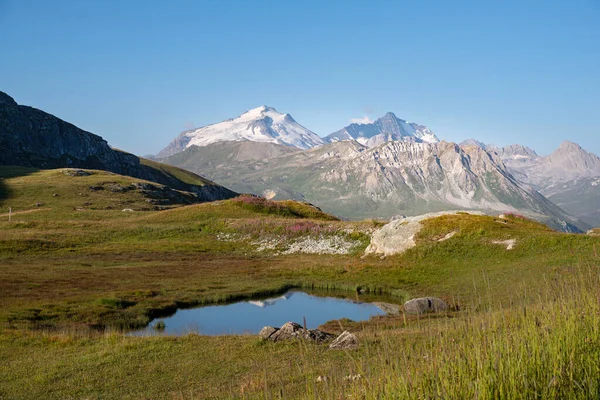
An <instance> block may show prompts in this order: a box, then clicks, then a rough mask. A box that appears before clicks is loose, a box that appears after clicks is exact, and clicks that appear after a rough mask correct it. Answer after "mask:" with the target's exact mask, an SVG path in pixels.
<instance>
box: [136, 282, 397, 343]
mask: <svg viewBox="0 0 600 400" xmlns="http://www.w3.org/2000/svg"><path fill="white" fill-rule="evenodd" d="M375 315H385V312H384V311H383V310H381V309H380V308H378V307H377V306H376V305H374V304H371V303H364V302H361V301H360V300H359V299H357V300H349V299H341V298H335V297H318V296H314V295H311V294H308V293H304V292H300V291H289V292H287V293H285V294H284V295H282V296H278V297H273V298H269V299H264V300H252V301H242V302H238V303H233V304H227V305H217V306H206V307H199V308H192V309H185V310H178V311H177V312H176V313H175V314H173V315H172V316H170V317H167V318H159V319H156V320H154V321H152V322H151V323H150V325H149V326H148V327H147V328H145V329H142V330H140V331H136V332H133V334H134V335H156V334H165V335H184V334H187V333H189V332H197V333H200V334H202V335H227V334H244V333H252V334H256V333H258V332H260V330H261V329H262V327H263V326H265V325H271V326H276V327H279V326H281V325H283V324H284V323H286V322H288V321H294V322H298V323H300V324H302V323H303V319H304V318H306V325H307V328H308V329H313V328H317V327H318V326H319V325H321V324H324V323H325V322H327V321H331V320H334V319H341V318H349V319H351V320H354V321H363V320H368V319H369V318H371V317H372V316H375ZM158 321H164V323H165V326H166V327H165V329H164V330H162V331H158V330H156V329H154V328H153V327H154V325H155V324H156V323H157V322H158Z"/></svg>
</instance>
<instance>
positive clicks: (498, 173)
mask: <svg viewBox="0 0 600 400" xmlns="http://www.w3.org/2000/svg"><path fill="white" fill-rule="evenodd" d="M292 121H293V124H295V125H293V126H294V127H295V129H291V128H290V127H289V126H288V124H289V123H291V122H292ZM257 127H260V129H258V128H257ZM298 127H300V128H298ZM257 129H258V131H257ZM278 132H285V135H282V134H278ZM313 135H314V133H313V132H312V131H309V130H308V129H306V128H304V127H303V126H302V125H299V124H298V123H297V122H296V121H295V120H294V119H293V118H292V117H290V116H289V114H279V113H277V112H276V111H275V110H274V109H273V108H270V107H266V106H265V107H260V108H258V109H254V110H251V111H248V112H246V113H244V114H242V116H240V117H238V118H235V119H232V120H228V121H224V122H221V123H219V124H215V125H209V126H207V127H203V128H199V129H195V130H191V131H187V132H183V133H182V134H181V135H180V136H179V137H178V138H177V139H176V140H174V141H173V142H172V143H171V144H170V145H169V146H168V147H167V148H166V149H164V150H163V151H162V152H161V153H159V156H163V159H164V161H165V162H166V163H169V164H172V165H177V166H179V167H182V168H186V169H190V170H192V171H195V172H198V173H202V174H204V175H206V176H209V177H211V178H212V179H214V180H216V181H218V182H221V183H223V184H226V185H229V186H230V187H232V188H234V189H235V190H237V191H242V192H250V193H255V194H263V195H266V196H268V197H274V198H275V199H283V198H294V199H300V200H306V201H310V202H313V203H315V204H317V205H318V206H320V207H322V208H323V209H324V210H326V211H328V212H331V213H333V214H336V215H339V216H341V217H347V218H363V217H384V218H385V217H389V216H391V215H393V214H416V213H422V212H430V211H437V210H444V209H455V208H464V209H480V210H484V211H488V212H491V211H494V212H501V211H511V212H520V213H524V214H527V215H530V216H533V217H535V218H537V219H540V220H546V221H547V222H548V223H549V224H551V225H553V226H555V227H559V228H563V229H566V230H570V229H575V227H576V226H577V227H580V228H581V229H585V228H586V227H587V226H588V225H587V224H586V223H585V222H584V223H582V222H581V221H578V220H577V218H573V217H571V216H570V215H568V214H567V213H566V212H564V211H563V210H561V209H560V208H559V207H557V206H556V205H555V204H553V203H552V202H551V201H548V199H546V198H545V197H544V196H543V194H547V195H548V196H549V197H550V198H551V199H555V201H556V202H557V203H559V204H560V205H561V206H562V207H564V208H565V210H567V211H569V212H572V213H573V214H574V215H575V216H580V217H581V218H583V219H584V221H587V222H589V223H590V224H593V225H600V211H598V209H599V208H598V207H597V206H596V205H595V204H596V203H595V202H594V195H595V194H596V192H595V190H597V189H600V187H599V186H597V185H596V183H595V182H596V180H591V181H589V182H588V181H585V182H584V181H583V180H582V179H583V178H586V179H592V177H594V176H600V170H598V171H597V167H596V162H595V159H594V157H595V156H593V155H591V153H587V152H585V151H584V150H583V149H581V148H579V147H578V146H577V145H569V144H564V145H563V146H561V149H559V151H557V153H556V154H553V155H551V156H548V157H540V156H538V155H537V154H536V152H535V151H534V150H532V149H529V148H527V147H525V146H521V145H512V146H507V147H504V148H498V147H495V146H492V145H486V144H484V143H482V142H479V141H477V140H475V139H471V140H468V141H465V142H463V143H461V144H460V145H455V144H453V143H444V142H440V140H439V138H438V137H437V136H436V135H435V134H434V133H433V132H432V131H431V129H429V128H428V127H426V126H424V125H420V124H416V123H410V122H407V121H405V120H402V119H400V118H398V117H396V116H395V115H394V114H393V113H391V112H390V113H387V114H385V115H384V116H383V117H381V118H379V119H377V120H375V121H373V122H371V123H353V124H350V125H348V126H346V127H344V128H342V129H340V130H338V131H336V132H334V133H331V134H329V135H327V136H325V137H323V138H322V139H321V138H318V137H317V138H318V139H316V138H315V136H316V135H315V136H313ZM307 138H309V139H310V140H309V139H307ZM586 153H587V154H586ZM596 158H597V157H596ZM573 177H578V179H579V180H578V181H577V182H579V183H577V185H574V184H573V183H572V182H573V181H572V179H573ZM559 182H560V183H562V184H561V185H559V186H556V185H554V186H553V185H552V183H559ZM569 182H571V183H569ZM594 185H596V186H594ZM552 188H554V189H555V191H553V190H551V189H552ZM584 188H585V190H584ZM569 192H577V193H581V194H583V193H584V192H585V196H581V197H580V198H579V199H577V200H575V199H571V198H570V196H567V198H566V199H565V198H563V197H564V196H563V194H564V193H569ZM584 197H585V198H584ZM596 214H598V215H596Z"/></svg>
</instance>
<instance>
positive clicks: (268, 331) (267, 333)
mask: <svg viewBox="0 0 600 400" xmlns="http://www.w3.org/2000/svg"><path fill="white" fill-rule="evenodd" d="M278 330H279V328H275V327H274V326H265V327H264V328H262V329H261V330H260V333H259V334H258V336H259V337H260V338H261V339H263V340H267V339H269V338H270V337H271V335H273V334H274V333H275V332H277V331H278Z"/></svg>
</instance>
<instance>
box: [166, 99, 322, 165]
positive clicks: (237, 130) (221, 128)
mask: <svg viewBox="0 0 600 400" xmlns="http://www.w3.org/2000/svg"><path fill="white" fill-rule="evenodd" d="M244 140H249V141H253V142H266V143H275V144H281V145H284V146H291V147H297V148H300V149H309V148H312V147H315V146H319V145H321V144H323V140H322V139H321V138H320V137H319V136H317V135H316V134H315V133H314V132H312V131H310V130H309V129H307V128H305V127H303V126H302V125H300V124H299V123H298V122H296V120H294V118H292V116H291V115H290V114H282V113H280V112H279V111H277V110H276V109H274V108H273V107H269V106H266V105H264V106H260V107H257V108H253V109H251V110H248V111H246V112H244V113H243V114H241V115H240V116H238V117H236V118H231V119H228V120H225V121H222V122H219V123H217V124H212V125H207V126H204V127H201V128H197V129H192V130H189V131H185V132H183V133H182V134H181V135H179V137H177V138H176V139H175V140H174V141H173V142H171V144H169V146H167V147H166V148H165V149H163V150H162V151H161V152H160V153H158V155H157V156H158V157H159V158H162V157H168V156H170V155H173V154H175V153H178V152H181V151H183V150H185V149H186V148H188V147H190V146H206V145H209V144H211V143H215V142H223V141H244Z"/></svg>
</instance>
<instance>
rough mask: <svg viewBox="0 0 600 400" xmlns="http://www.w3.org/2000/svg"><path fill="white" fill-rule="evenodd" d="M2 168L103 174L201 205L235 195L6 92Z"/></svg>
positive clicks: (1, 104)
mask: <svg viewBox="0 0 600 400" xmlns="http://www.w3.org/2000/svg"><path fill="white" fill-rule="evenodd" d="M0 164H1V165H15V166H24V167H34V168H42V169H49V168H61V167H74V168H87V169H99V170H105V171H110V172H114V173H117V174H121V175H128V176H133V177H136V178H140V179H145V180H148V181H152V182H157V183H160V184H163V185H167V186H169V187H171V188H173V189H178V190H184V191H188V192H193V193H195V194H196V195H197V196H198V200H199V201H209V200H217V199H222V198H230V197H233V196H235V195H236V193H235V192H232V191H231V190H229V189H226V188H224V187H221V186H219V185H216V184H214V183H213V182H211V181H209V180H207V179H205V178H203V177H201V176H198V175H196V174H193V173H189V172H187V171H184V170H181V169H178V168H173V167H171V166H167V165H163V164H159V163H156V162H153V161H150V160H146V159H143V158H139V157H136V156H135V155H133V154H129V153H125V152H122V151H119V150H115V149H112V148H111V147H110V146H109V145H108V143H107V142H106V141H105V140H104V139H102V138H101V137H100V136H97V135H94V134H92V133H89V132H86V131H84V130H81V129H79V128H77V127H76V126H74V125H72V124H70V123H68V122H65V121H63V120H61V119H59V118H57V117H55V116H53V115H51V114H48V113H46V112H43V111H41V110H38V109H36V108H32V107H27V106H22V105H18V104H17V103H16V102H15V101H14V100H13V99H12V98H11V97H10V96H8V95H7V94H6V93H3V92H0Z"/></svg>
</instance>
